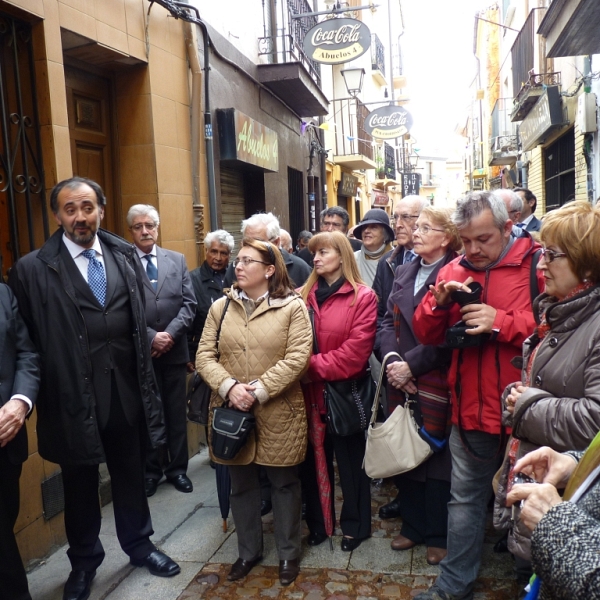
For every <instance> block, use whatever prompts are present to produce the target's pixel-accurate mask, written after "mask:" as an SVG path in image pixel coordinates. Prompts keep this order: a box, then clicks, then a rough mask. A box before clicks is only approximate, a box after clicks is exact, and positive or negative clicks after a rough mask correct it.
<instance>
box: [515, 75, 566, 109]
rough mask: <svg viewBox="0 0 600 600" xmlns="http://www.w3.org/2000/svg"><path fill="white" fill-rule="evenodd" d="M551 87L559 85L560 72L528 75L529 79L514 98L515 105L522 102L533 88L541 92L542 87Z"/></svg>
mask: <svg viewBox="0 0 600 600" xmlns="http://www.w3.org/2000/svg"><path fill="white" fill-rule="evenodd" d="M551 85H561V79H560V71H557V72H555V73H530V74H529V79H528V80H527V81H526V82H525V83H524V84H523V85H522V86H521V89H520V90H519V92H518V93H517V95H516V96H515V99H514V103H515V105H516V104H518V103H520V102H522V100H523V99H524V98H525V97H526V96H527V94H528V93H529V92H530V91H531V90H532V89H533V88H540V90H542V89H543V88H544V87H548V86H551Z"/></svg>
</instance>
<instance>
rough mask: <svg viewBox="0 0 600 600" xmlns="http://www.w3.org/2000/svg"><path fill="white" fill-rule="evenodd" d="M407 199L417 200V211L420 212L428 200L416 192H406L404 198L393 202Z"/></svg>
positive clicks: (397, 202) (427, 203) (410, 200)
mask: <svg viewBox="0 0 600 600" xmlns="http://www.w3.org/2000/svg"><path fill="white" fill-rule="evenodd" d="M406 200H408V201H409V202H417V203H418V206H419V212H421V211H422V210H423V209H424V208H425V207H426V206H428V205H429V200H428V199H427V197H426V196H419V195H418V194H408V196H404V198H400V199H399V200H396V202H395V204H399V203H400V202H402V201H406Z"/></svg>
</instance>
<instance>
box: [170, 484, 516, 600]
mask: <svg viewBox="0 0 600 600" xmlns="http://www.w3.org/2000/svg"><path fill="white" fill-rule="evenodd" d="M393 495H394V487H393V485H392V484H391V483H389V482H384V483H383V484H382V485H373V486H372V496H371V497H372V501H371V505H372V514H373V516H372V537H371V539H369V540H366V541H365V542H363V543H362V544H361V546H360V547H359V548H357V549H356V550H355V551H354V552H352V553H351V555H348V553H343V552H341V550H340V548H339V545H340V540H341V530H340V529H339V527H338V528H336V531H335V537H334V548H335V549H334V551H333V552H332V551H331V549H330V547H329V544H327V542H325V543H323V544H322V545H321V546H319V547H317V548H309V547H308V546H304V555H303V559H302V563H301V572H300V576H299V577H298V579H297V580H296V581H295V582H294V583H293V584H292V585H291V586H289V587H282V586H281V584H280V583H279V576H278V567H277V566H276V565H277V557H276V556H275V555H274V554H273V550H274V549H272V548H271V549H270V551H267V552H266V556H265V560H264V561H263V563H261V564H260V565H258V566H256V567H255V568H254V569H252V571H251V572H250V574H249V575H248V576H247V577H246V578H245V579H243V580H241V581H236V582H229V581H227V574H228V572H229V569H230V567H231V562H233V560H235V558H236V557H237V556H236V555H235V547H233V548H231V550H232V551H233V555H232V556H231V559H230V560H229V561H228V562H227V563H222V562H212V561H210V562H208V563H207V564H206V565H205V566H204V568H203V569H201V570H200V572H199V573H198V574H197V575H196V576H195V577H194V578H193V580H192V582H191V583H190V584H189V585H188V587H187V588H186V590H185V591H184V592H183V593H182V594H181V595H180V596H179V600H196V599H200V598H202V599H203V600H227V599H239V598H272V599H280V598H281V599H294V600H350V599H357V600H368V599H374V598H383V599H388V598H390V599H391V598H398V599H410V598H413V597H414V596H416V595H417V594H418V593H420V592H421V591H423V590H426V589H427V588H428V587H429V586H430V585H431V584H432V583H433V581H434V580H435V577H436V575H437V573H438V572H439V567H432V566H430V565H428V564H427V562H426V559H425V548H424V547H423V546H418V547H416V548H414V549H413V550H409V551H404V552H395V551H393V550H391V548H390V542H391V539H393V537H395V535H397V532H398V530H399V527H400V522H399V519H391V520H385V521H384V520H382V519H380V518H379V515H378V512H379V507H380V506H381V505H383V504H385V503H386V502H389V500H391V498H392V497H393ZM341 503H342V497H341V491H340V489H339V486H336V513H337V514H339V511H340V510H341ZM338 525H339V523H338ZM272 529H273V517H272V514H270V515H267V516H265V517H263V533H264V535H265V537H267V536H270V535H271V534H272ZM304 534H308V530H307V529H306V528H304ZM497 538H498V534H497V533H496V532H494V531H493V529H492V528H491V527H490V529H489V534H488V537H487V538H486V544H485V548H484V560H483V567H482V570H481V578H480V579H479V580H478V581H477V585H476V589H475V600H508V599H512V598H516V597H517V587H516V583H515V582H514V579H513V576H512V559H511V558H510V555H508V554H495V553H494V552H493V551H492V544H493V542H494V541H495V540H496V539H497ZM266 541H267V540H266ZM218 558H219V557H218V555H217V556H216V557H215V559H218ZM265 563H274V564H265Z"/></svg>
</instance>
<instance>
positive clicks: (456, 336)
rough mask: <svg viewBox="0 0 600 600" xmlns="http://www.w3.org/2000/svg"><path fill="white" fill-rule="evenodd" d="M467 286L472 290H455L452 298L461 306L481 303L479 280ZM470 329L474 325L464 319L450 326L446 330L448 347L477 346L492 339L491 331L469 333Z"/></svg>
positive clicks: (481, 289) (451, 295)
mask: <svg viewBox="0 0 600 600" xmlns="http://www.w3.org/2000/svg"><path fill="white" fill-rule="evenodd" d="M467 287H468V288H469V289H470V290H471V291H470V292H465V291H464V290H455V291H454V292H452V293H451V294H450V298H452V300H454V302H456V303H457V304H458V305H459V306H460V307H461V308H462V307H463V306H467V304H479V303H480V302H481V292H482V291H483V287H482V285H481V284H480V283H477V281H473V282H471V283H470V284H469V285H468V286H467ZM468 329H472V327H468V326H467V325H466V324H465V322H464V321H459V322H458V323H455V324H454V325H453V326H452V327H450V328H448V329H447V330H446V346H448V348H476V347H477V346H481V345H483V344H484V343H485V342H487V341H488V340H489V339H490V334H489V333H480V334H478V335H469V334H468V333H467V330H468Z"/></svg>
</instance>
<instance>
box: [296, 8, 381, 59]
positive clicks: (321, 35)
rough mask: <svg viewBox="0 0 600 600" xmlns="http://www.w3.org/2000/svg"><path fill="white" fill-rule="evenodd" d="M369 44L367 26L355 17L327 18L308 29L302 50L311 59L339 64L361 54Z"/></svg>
mask: <svg viewBox="0 0 600 600" xmlns="http://www.w3.org/2000/svg"><path fill="white" fill-rule="evenodd" d="M370 45H371V32H370V31H369V28H368V27H367V26H366V25H365V24H364V23H363V22H362V21H357V20H356V19H328V20H326V21H322V22H321V23H318V24H317V25H315V26H314V27H313V28H312V29H309V30H308V31H307V32H306V35H305V36H304V52H306V54H307V55H308V57H309V58H310V59H312V60H315V61H317V62H320V63H324V64H326V65H339V64H341V63H345V62H349V61H351V60H354V59H355V58H358V57H359V56H361V55H363V54H364V53H365V52H366V51H367V50H368V49H369V46H370Z"/></svg>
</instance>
